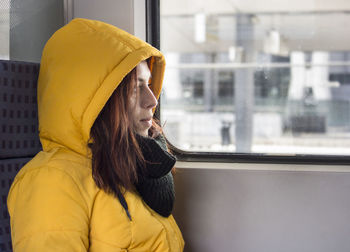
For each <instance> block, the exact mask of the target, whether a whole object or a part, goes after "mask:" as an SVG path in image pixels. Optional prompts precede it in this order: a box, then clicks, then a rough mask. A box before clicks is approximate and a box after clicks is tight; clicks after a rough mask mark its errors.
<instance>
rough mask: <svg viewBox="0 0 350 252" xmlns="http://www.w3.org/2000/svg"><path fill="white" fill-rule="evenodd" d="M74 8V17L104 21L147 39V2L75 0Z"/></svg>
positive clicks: (135, 0)
mask: <svg viewBox="0 0 350 252" xmlns="http://www.w3.org/2000/svg"><path fill="white" fill-rule="evenodd" d="M72 8H73V17H80V18H89V19H96V20H100V21H104V22H107V23H110V24H112V25H115V26H117V27H119V28H121V29H123V30H125V31H127V32H129V33H131V34H134V35H136V36H138V37H139V38H141V39H145V29H146V26H145V25H146V22H145V0H101V1H96V0H74V1H73V2H72Z"/></svg>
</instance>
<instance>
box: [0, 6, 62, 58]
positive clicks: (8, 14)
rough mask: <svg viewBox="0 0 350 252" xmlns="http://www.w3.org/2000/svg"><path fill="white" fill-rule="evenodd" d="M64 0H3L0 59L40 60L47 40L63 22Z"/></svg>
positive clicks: (0, 23)
mask: <svg viewBox="0 0 350 252" xmlns="http://www.w3.org/2000/svg"><path fill="white" fill-rule="evenodd" d="M63 14H64V11H63V1H62V0H1V1H0V59H11V60H17V61H29V62H40V58H41V52H42V50H43V48H44V45H45V43H46V41H47V40H48V39H49V38H50V37H51V35H52V34H53V33H54V32H55V31H56V30H57V29H59V28H60V27H62V26H63V25H64V15H63Z"/></svg>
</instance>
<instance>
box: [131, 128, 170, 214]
mask: <svg viewBox="0 0 350 252" xmlns="http://www.w3.org/2000/svg"><path fill="white" fill-rule="evenodd" d="M136 139H137V141H138V143H139V146H140V148H141V151H142V154H143V157H144V159H145V161H146V165H145V167H142V166H141V165H139V166H138V183H137V184H136V185H135V187H136V190H137V191H138V193H139V194H140V196H141V197H142V199H143V201H144V202H145V203H146V204H147V205H148V206H149V207H150V208H152V209H153V210H154V211H155V212H157V213H158V214H160V215H161V216H163V217H168V216H169V215H170V214H171V211H172V210H173V206H174V200H175V191H174V181H173V176H172V174H171V169H172V168H173V166H174V165H175V162H176V158H175V157H174V156H173V155H171V154H170V153H169V152H168V151H167V147H166V141H165V139H164V137H163V136H162V135H159V136H158V137H156V138H151V137H143V136H140V135H137V136H136Z"/></svg>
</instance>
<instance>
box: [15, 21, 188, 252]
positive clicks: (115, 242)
mask: <svg viewBox="0 0 350 252" xmlns="http://www.w3.org/2000/svg"><path fill="white" fill-rule="evenodd" d="M164 67H165V61H164V57H163V56H162V54H161V53H160V52H159V51H158V50H156V49H155V48H153V47H152V46H150V45H148V44H147V43H145V42H144V41H141V40H139V39H137V38H136V37H134V36H132V35H130V34H128V33H126V32H124V31H122V30H120V29H118V28H116V27H114V26H111V25H108V24H105V23H103V22H99V21H92V20H86V19H75V20H73V21H72V22H70V23H69V24H68V25H66V26H65V27H63V28H61V29H60V30H58V31H57V32H56V33H55V34H54V35H53V36H52V37H51V38H50V40H49V41H48V42H47V44H46V46H45V48H44V51H43V55H42V61H41V68H40V75H39V81H38V107H39V131H40V140H41V143H42V146H43V151H41V152H40V153H38V154H37V155H36V156H35V157H34V158H33V159H32V160H31V161H30V162H29V163H28V164H27V165H26V166H25V167H24V168H22V169H21V171H20V172H19V173H18V175H17V177H16V179H15V181H14V182H13V184H12V187H11V190H10V193H9V197H8V208H9V213H10V216H11V232H12V243H13V250H14V252H24V251H28V252H29V251H30V252H33V251H36V252H41V251H45V252H47V251H60V252H62V251H67V252H68V251H69V252H78V251H79V252H82V251H91V252H117V251H174V252H175V251H176V252H177V251H182V250H183V246H184V242H183V239H182V236H181V233H180V230H179V229H178V227H177V225H176V223H175V221H174V219H173V217H172V215H171V211H172V207H173V202H174V186H173V178H172V174H171V170H172V168H173V166H174V164H175V158H174V157H173V156H172V155H171V154H170V153H168V152H167V149H166V144H165V141H164V138H163V137H162V133H161V129H160V127H159V126H158V125H157V124H156V123H155V122H154V120H153V119H152V117H153V112H154V109H155V107H156V105H157V98H158V97H159V94H160V90H161V85H162V79H163V73H164Z"/></svg>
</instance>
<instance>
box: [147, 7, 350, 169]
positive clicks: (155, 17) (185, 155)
mask: <svg viewBox="0 0 350 252" xmlns="http://www.w3.org/2000/svg"><path fill="white" fill-rule="evenodd" d="M145 4H146V41H147V42H148V43H150V44H151V45H152V46H154V47H155V48H157V49H160V0H146V1H145ZM160 106H161V100H160V98H159V103H158V106H157V108H156V111H155V114H154V117H155V118H156V119H159V120H160ZM168 145H169V147H170V150H171V152H172V153H173V154H174V155H175V156H176V157H177V159H178V160H179V161H185V162H186V161H187V162H213V163H257V164H259V163H261V164H298V165H302V164H305V165H315V164H316V165H350V155H349V156H346V155H312V154H290V155H288V154H287V155H279V154H263V153H233V152H230V153H225V152H194V151H184V150H181V149H179V148H177V147H176V146H174V145H173V144H172V143H171V142H169V141H168Z"/></svg>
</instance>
